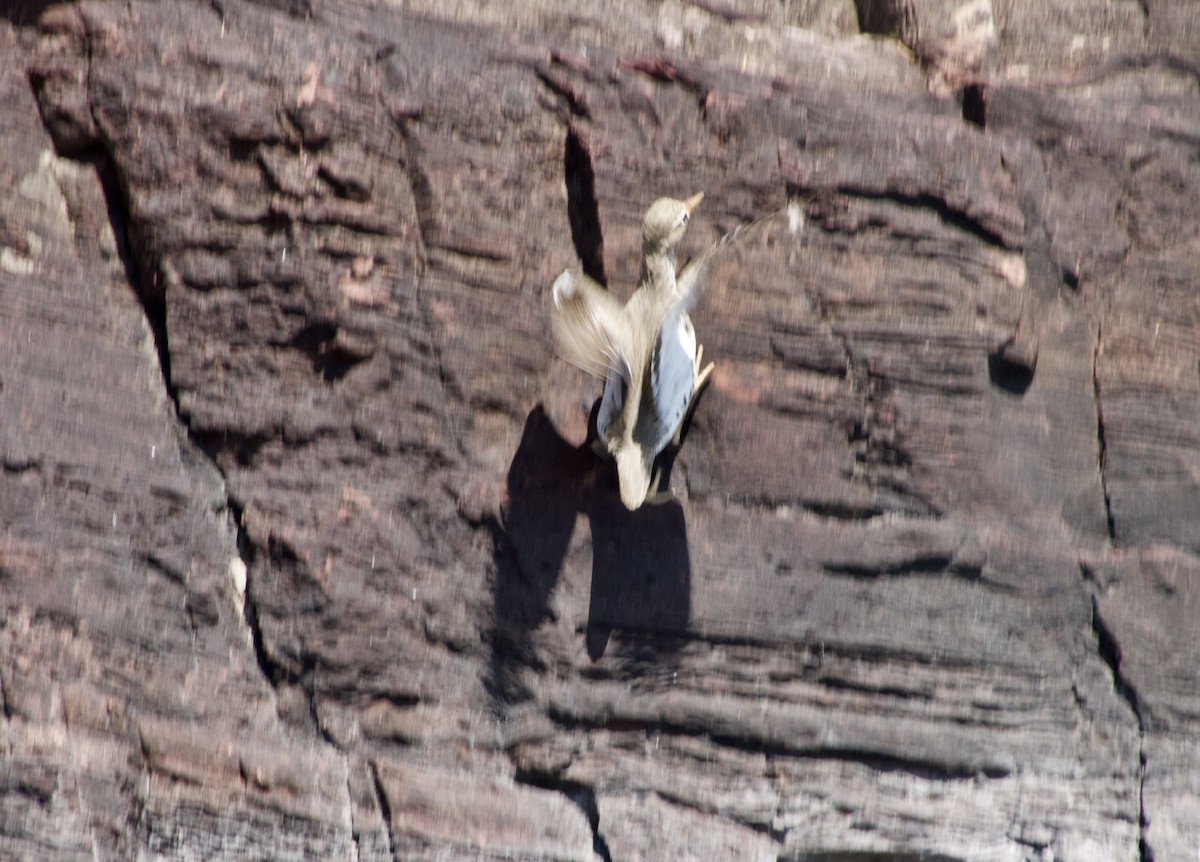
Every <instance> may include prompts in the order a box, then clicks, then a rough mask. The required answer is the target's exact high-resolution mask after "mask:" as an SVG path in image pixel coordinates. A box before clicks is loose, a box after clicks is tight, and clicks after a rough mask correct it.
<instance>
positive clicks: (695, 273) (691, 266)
mask: <svg viewBox="0 0 1200 862" xmlns="http://www.w3.org/2000/svg"><path fill="white" fill-rule="evenodd" d="M786 211H787V209H786V207H785V208H783V209H778V210H774V211H772V212H769V213H767V214H766V215H765V216H759V217H758V218H756V219H755V220H754V221H752V222H746V223H745V224H740V225H738V226H737V227H735V228H734V229H733V230H731V231H730V232H729V233H727V234H725V235H724V236H722V237H721V238H720V239H719V240H717V241H716V242H714V243H713V244H712V245H710V246H709V247H708V248H707V249H706V250H705V252H704V253H703V254H702V255H700V256H699V257H697V258H694V259H692V260H690V261H688V263H687V265H686V266H684V268H683V269H682V270H680V272H679V276H678V277H677V278H676V279H675V284H676V286H677V287H678V290H679V293H680V295H681V296H682V297H683V303H684V305H685V307H686V308H687V309H689V310H690V309H692V308H695V307H696V300H697V298H698V297H699V295H700V291H699V289H698V288H699V287H700V284H701V282H702V280H703V278H704V271H705V269H706V268H707V267H708V264H709V261H711V260H712V259H713V257H715V256H716V254H717V253H718V252H719V251H721V250H722V249H723V248H725V246H727V245H729V244H730V243H732V242H735V241H737V240H739V239H741V238H742V237H744V236H746V235H748V234H750V233H752V232H753V231H755V230H757V229H758V228H759V227H761V226H762V225H763V224H765V223H766V222H768V221H770V220H771V219H773V218H775V217H776V216H777V215H779V214H780V213H784V212H786Z"/></svg>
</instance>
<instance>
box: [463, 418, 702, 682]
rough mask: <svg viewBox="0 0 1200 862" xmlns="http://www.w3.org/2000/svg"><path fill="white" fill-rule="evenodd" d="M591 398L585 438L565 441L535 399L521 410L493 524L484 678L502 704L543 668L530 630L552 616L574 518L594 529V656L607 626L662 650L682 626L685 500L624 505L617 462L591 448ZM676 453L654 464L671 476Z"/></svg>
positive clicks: (685, 614)
mask: <svg viewBox="0 0 1200 862" xmlns="http://www.w3.org/2000/svg"><path fill="white" fill-rule="evenodd" d="M598 408H599V402H598V401H597V403H596V405H595V407H594V408H593V410H592V419H591V422H590V423H589V429H592V430H590V431H589V438H588V440H587V441H585V442H584V443H583V444H582V445H581V446H572V445H571V444H570V443H568V442H567V441H565V440H564V439H563V438H562V437H561V436H560V435H559V433H558V431H557V429H555V427H554V425H553V424H552V423H551V422H550V419H549V417H548V416H547V415H546V412H545V410H544V409H543V407H542V406H541V405H540V404H539V405H538V406H536V407H535V408H534V409H533V410H532V411H531V412H530V413H529V416H528V417H526V420H525V428H524V432H523V433H522V435H521V442H520V444H519V445H518V446H517V451H516V454H515V455H514V456H513V460H512V464H511V465H510V467H509V471H508V481H507V491H508V494H507V501H506V503H505V505H504V507H503V510H502V516H501V518H500V519H499V520H498V521H496V522H495V523H493V524H491V527H492V532H493V540H494V551H493V553H494V557H495V563H496V583H495V587H494V591H493V597H494V627H493V631H492V638H491V649H492V661H491V668H490V676H489V679H488V680H487V685H488V688H489V691H490V693H491V695H492V697H493V698H494V699H495V700H497V701H498V702H499V703H501V704H508V703H513V702H517V701H520V700H523V699H525V697H526V696H527V694H528V693H527V692H526V691H525V689H524V687H523V684H522V683H521V676H522V673H523V671H524V670H525V669H526V668H530V669H533V670H534V671H535V672H536V671H539V670H543V669H544V668H542V667H541V661H540V659H539V657H538V650H537V648H536V645H535V644H534V636H535V631H536V629H537V628H538V627H539V626H540V625H541V624H542V623H543V622H545V621H546V620H547V619H548V618H549V617H550V615H551V614H552V609H551V604H550V596H551V593H552V592H553V591H554V588H555V586H556V585H557V583H558V579H559V577H560V575H561V572H562V568H563V563H564V561H565V559H566V556H567V552H568V545H569V544H570V541H571V535H572V532H573V530H574V526H575V521H576V517H577V515H578V514H580V513H582V514H584V515H585V516H586V517H587V519H588V522H589V524H590V527H591V538H592V579H591V594H590V599H589V602H588V619H587V638H586V647H587V652H588V655H589V656H590V658H591V659H592V660H593V661H598V660H599V659H600V658H601V657H602V656H603V655H604V653H605V650H606V649H607V647H608V641H609V638H610V636H611V634H612V632H613V631H614V630H624V631H628V632H630V633H632V634H633V635H634V636H635V638H636V636H637V635H645V636H650V640H652V641H654V642H655V643H659V644H661V645H662V646H663V648H664V649H668V648H669V645H670V644H671V643H673V642H674V643H677V642H679V640H680V639H681V637H682V636H683V635H684V633H685V632H686V630H687V625H688V620H689V617H690V611H691V561H690V558H689V554H688V544H687V524H686V523H685V521H684V515H683V507H682V506H681V505H680V504H679V502H678V501H676V500H673V499H672V500H669V501H667V502H664V503H659V504H647V505H644V506H642V507H641V508H640V509H638V510H637V511H634V512H630V511H628V510H627V509H626V508H625V507H624V505H623V504H622V503H621V500H620V497H619V495H618V491H617V475H616V468H615V466H614V465H613V464H612V463H611V462H610V461H606V460H603V459H601V458H599V457H598V456H597V455H596V454H595V453H594V452H593V450H592V446H591V444H592V442H593V441H594V439H595V438H594V433H595V432H594V428H595V415H596V412H597V410H598ZM674 454H675V453H674V450H668V452H667V453H665V455H664V456H663V457H661V458H660V463H659V464H657V465H656V466H657V467H658V468H659V469H661V470H662V471H663V482H664V485H663V486H664V487H667V486H668V485H667V482H668V481H669V478H670V467H671V462H672V461H673V459H674Z"/></svg>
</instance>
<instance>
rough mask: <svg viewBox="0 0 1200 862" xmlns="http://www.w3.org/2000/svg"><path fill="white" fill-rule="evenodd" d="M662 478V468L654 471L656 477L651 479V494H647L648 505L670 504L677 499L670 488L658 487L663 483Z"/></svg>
mask: <svg viewBox="0 0 1200 862" xmlns="http://www.w3.org/2000/svg"><path fill="white" fill-rule="evenodd" d="M662 478H663V472H662V468H661V467H660V468H658V469H656V470H655V471H654V476H653V477H652V478H651V479H650V492H649V493H648V494H646V502H647V503H650V504H651V505H654V506H657V505H660V504H662V503H669V502H671V501H672V500H674V499H675V495H674V494H673V493H671V488H670V487H669V486H668V487H666V488H659V487H658V485H659V483H660V482H662Z"/></svg>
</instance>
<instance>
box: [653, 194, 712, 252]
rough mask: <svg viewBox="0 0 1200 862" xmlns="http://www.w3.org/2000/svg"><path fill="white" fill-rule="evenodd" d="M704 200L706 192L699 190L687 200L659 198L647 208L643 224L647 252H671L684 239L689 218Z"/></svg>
mask: <svg viewBox="0 0 1200 862" xmlns="http://www.w3.org/2000/svg"><path fill="white" fill-rule="evenodd" d="M702 200H704V192H697V193H696V194H694V195H692V196H691V197H690V198H688V199H687V200H685V201H679V200H675V198H659V199H658V200H656V201H655V202H654V203H653V204H651V205H650V209H648V210H646V220H645V222H643V224H642V245H643V248H644V250H645V252H646V253H647V254H651V253H654V252H658V253H669V252H671V251H672V250H673V249H674V248H675V246H676V245H677V244H678V243H679V241H680V240H681V239H683V234H684V231H686V230H687V225H688V219H689V218H691V215H692V210H694V209H695V208H696V207H697V206H698V205H699V203H700V201H702Z"/></svg>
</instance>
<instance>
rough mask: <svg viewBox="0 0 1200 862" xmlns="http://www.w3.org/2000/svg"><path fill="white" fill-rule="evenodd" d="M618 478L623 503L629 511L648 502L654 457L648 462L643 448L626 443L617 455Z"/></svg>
mask: <svg viewBox="0 0 1200 862" xmlns="http://www.w3.org/2000/svg"><path fill="white" fill-rule="evenodd" d="M616 460H617V478H618V480H619V481H620V484H621V502H622V503H624V504H625V508H626V509H628V510H629V511H631V512H632V511H633V510H634V509H637V508H639V507H640V506H641V505H642V503H644V502H646V496H647V495H648V494H649V493H650V466H651V463H652V462H653V457H651V458H650V459H649V461H648V460H647V458H646V456H645V453H644V452H643V451H642V447H641V446H639V445H638V444H636V443H626V444H625V445H624V446H622V447H621V448H620V449H618V450H617V453H616Z"/></svg>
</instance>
